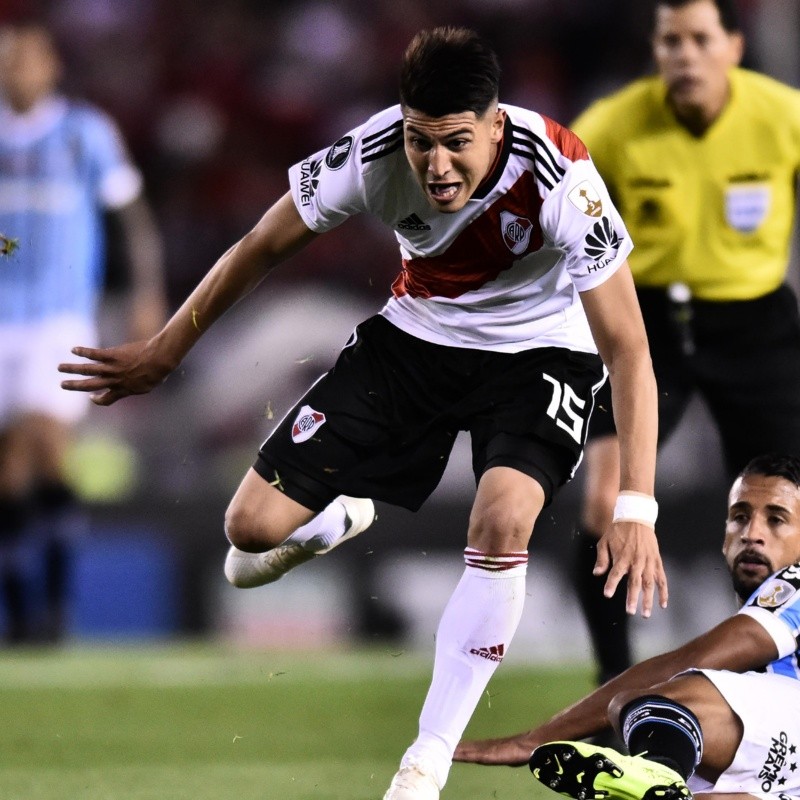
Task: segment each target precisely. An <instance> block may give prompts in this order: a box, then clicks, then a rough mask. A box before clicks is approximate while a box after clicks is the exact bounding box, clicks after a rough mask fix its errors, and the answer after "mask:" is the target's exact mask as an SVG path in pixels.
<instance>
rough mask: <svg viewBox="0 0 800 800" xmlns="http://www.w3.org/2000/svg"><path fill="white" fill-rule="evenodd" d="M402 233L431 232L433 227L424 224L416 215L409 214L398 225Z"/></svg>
mask: <svg viewBox="0 0 800 800" xmlns="http://www.w3.org/2000/svg"><path fill="white" fill-rule="evenodd" d="M397 227H398V228H399V229H400V230H401V231H429V230H430V229H431V226H430V225H428V224H426V223H425V222H423V221H422V220H421V219H420V218H419V217H418V216H417V215H416V214H409V215H408V216H407V217H406V218H405V219H401V220H400V222H398V223H397Z"/></svg>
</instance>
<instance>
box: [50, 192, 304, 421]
mask: <svg viewBox="0 0 800 800" xmlns="http://www.w3.org/2000/svg"><path fill="white" fill-rule="evenodd" d="M315 236H316V234H314V233H313V232H312V231H310V230H309V228H308V226H307V225H306V224H305V222H303V219H302V217H301V216H300V214H299V212H298V211H297V208H296V206H295V204H294V201H293V200H292V196H291V194H290V193H288V192H287V194H285V195H284V196H283V197H282V198H281V199H280V200H278V201H277V202H276V203H275V205H273V206H272V207H271V208H270V209H269V210H268V211H267V212H266V214H264V216H263V217H262V218H261V220H260V221H259V222H258V224H257V225H256V226H255V227H254V228H253V230H251V231H250V232H249V233H248V234H246V235H245V236H244V237H243V238H242V239H241V240H239V241H238V242H237V243H236V244H235V245H233V247H231V248H230V249H229V250H228V251H227V252H226V253H225V254H224V255H223V256H222V257H221V258H220V259H219V260H218V261H217V262H216V264H214V266H213V267H212V268H211V269H210V270H209V272H208V273H207V274H206V276H205V277H204V278H203V280H202V281H201V282H200V283H199V284H198V286H197V288H195V289H194V291H193V292H192V293H191V294H190V295H189V297H188V298H187V299H186V302H184V303H183V305H182V306H181V307H180V308H179V309H178V310H177V311H176V312H175V314H174V315H173V316H172V318H171V319H170V320H169V321H168V322H167V324H166V325H165V326H164V327H163V328H162V329H161V331H159V333H157V334H156V335H155V336H153V337H152V338H151V339H147V340H142V341H138V342H129V343H128V344H123V345H119V346H116V347H106V348H93V347H80V346H79V347H74V348H73V349H72V352H73V353H74V354H75V355H76V356H79V357H81V358H86V359H89V361H87V362H82V363H68V364H60V365H59V371H60V372H63V373H67V374H70V375H83V376H86V377H84V378H81V379H77V380H65V381H62V383H61V386H62V387H63V388H64V389H69V390H71V391H77V392H92V398H91V399H92V402H93V403H95V404H96V405H99V406H110V405H111V404H112V403H115V402H116V401H117V400H120V399H121V398H123V397H127V396H128V395H131V394H145V393H147V392H149V391H150V390H151V389H153V388H154V387H156V386H158V385H159V384H160V383H162V382H163V381H164V380H165V379H166V378H167V376H168V375H169V374H170V373H171V372H172V371H173V370H174V369H175V368H176V367H177V366H178V365H179V364H180V363H181V361H182V360H183V359H184V357H185V356H186V354H187V353H188V352H189V350H191V348H192V347H193V346H194V344H195V342H197V340H198V339H199V338H200V337H201V336H202V335H203V333H205V331H206V330H208V328H209V327H211V325H212V324H213V323H214V322H215V321H216V320H217V319H219V318H220V317H221V316H222V315H223V314H224V313H225V312H226V311H227V310H228V309H229V308H231V306H233V305H234V304H235V303H236V302H237V301H238V300H240V299H241V298H242V297H244V296H245V295H246V294H248V293H249V292H251V291H252V290H253V289H254V288H255V287H256V286H257V285H258V284H259V283H260V282H261V281H262V280H263V279H264V278H265V277H266V276H267V275H268V274H269V272H270V271H271V270H272V269H273V268H274V267H275V266H276V265H277V264H279V263H280V262H281V261H283V260H285V259H286V258H288V257H289V256H290V255H292V254H293V253H296V252H297V251H298V250H300V249H301V248H302V247H303V246H305V245H306V244H307V243H308V242H310V241H311V240H312V239H313V238H314V237H315Z"/></svg>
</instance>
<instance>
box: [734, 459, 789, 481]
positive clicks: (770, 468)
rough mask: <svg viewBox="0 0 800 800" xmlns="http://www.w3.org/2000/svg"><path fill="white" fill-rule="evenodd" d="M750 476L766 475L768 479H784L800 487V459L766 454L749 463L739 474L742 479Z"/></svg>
mask: <svg viewBox="0 0 800 800" xmlns="http://www.w3.org/2000/svg"><path fill="white" fill-rule="evenodd" d="M748 475H764V476H766V477H767V478H784V479H785V480H787V481H789V482H790V483H793V484H794V485H795V486H798V487H800V458H798V457H797V456H790V455H786V454H784V453H764V454H763V455H760V456H756V457H755V458H754V459H752V460H751V461H749V462H748V463H747V465H746V466H745V468H744V469H743V470H742V471H741V472H740V473H739V477H740V478H745V477H747V476H748Z"/></svg>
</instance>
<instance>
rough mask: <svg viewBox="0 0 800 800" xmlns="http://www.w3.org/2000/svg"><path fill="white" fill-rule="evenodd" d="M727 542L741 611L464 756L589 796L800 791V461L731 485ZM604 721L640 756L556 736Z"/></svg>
mask: <svg viewBox="0 0 800 800" xmlns="http://www.w3.org/2000/svg"><path fill="white" fill-rule="evenodd" d="M722 552H723V554H724V556H725V560H726V562H727V565H728V568H729V570H730V573H731V577H732V580H733V587H734V589H735V591H736V594H737V595H738V597H739V599H740V602H741V603H743V605H742V607H741V608H740V610H739V612H738V613H736V614H734V615H733V616H731V617H729V618H728V619H726V620H725V621H724V622H721V623H720V624H719V625H717V626H716V627H715V628H712V629H711V630H710V631H709V632H708V633H705V634H703V635H702V636H699V637H698V638H696V639H694V640H693V641H691V642H689V643H688V644H686V645H684V646H682V647H679V648H678V649H676V650H672V651H671V652H668V653H664V654H663V655H659V656H656V657H654V658H650V659H648V660H646V661H643V662H641V663H640V664H637V665H635V666H633V667H631V668H630V669H628V670H626V671H625V672H623V673H622V674H621V675H619V676H618V677H617V678H615V679H613V680H611V681H609V682H608V683H606V684H604V685H603V686H601V687H600V688H599V689H596V690H595V691H594V692H592V693H591V694H589V695H588V696H586V697H584V698H583V699H582V700H580V701H579V702H577V703H575V704H574V705H572V706H570V707H569V708H567V709H565V710H564V711H562V712H560V713H559V714H557V715H555V716H554V717H553V718H552V719H550V720H549V721H547V722H545V723H544V724H542V725H540V726H538V727H537V728H534V729H532V730H530V731H526V732H524V733H518V734H516V735H514V736H508V737H505V738H502V739H489V740H484V741H463V742H461V743H460V744H459V745H458V747H457V749H456V752H455V760H456V761H467V762H474V763H479V764H507V765H512V766H518V765H521V764H525V763H528V761H529V759H530V766H531V769H532V770H533V771H534V775H536V776H537V777H538V778H539V780H541V781H543V782H544V783H545V784H546V785H549V786H550V787H551V788H553V789H555V790H556V791H558V792H561V793H565V794H568V795H571V796H573V797H576V798H580V800H592V798H600V797H601V796H602V797H605V796H609V797H612V798H614V797H617V798H625V799H626V800H631V798H648V800H649V798H651V797H656V796H658V797H662V798H667V800H668V798H669V797H678V796H681V795H686V794H688V792H687V789H686V785H685V783H684V782H686V783H688V786H689V788H690V789H691V790H692V791H693V792H702V793H704V794H705V793H709V794H712V795H714V796H715V797H716V798H719V796H720V795H728V796H745V795H747V796H755V797H764V798H786V797H800V752H798V747H800V667H798V654H800V646H799V645H798V641H797V638H796V637H797V632H798V630H799V629H800V591H798V590H800V563H798V561H800V459H798V458H797V457H795V456H776V455H765V456H759V457H757V458H755V459H753V460H752V461H751V462H750V463H748V465H747V466H746V467H745V468H744V470H743V471H742V472H741V473H740V475H739V477H737V479H736V480H735V481H734V483H733V486H732V488H731V491H730V495H729V499H728V516H727V522H726V526H725V540H724V544H723V547H722ZM609 726H613V727H614V729H615V730H616V731H617V733H618V735H620V736H621V737H622V739H623V741H624V742H625V744H626V746H627V748H628V750H629V752H630V753H632V754H634V757H630V756H622V755H620V754H618V753H616V752H615V751H614V750H611V749H609V748H599V747H594V746H592V745H589V744H585V743H581V742H577V741H572V742H569V741H556V742H554V741H553V740H580V739H585V738H586V737H590V736H593V735H596V734H599V733H602V732H605V731H607V730H608V728H609ZM542 745H543V746H542ZM534 748H536V749H534ZM531 751H533V755H531ZM640 754H641V755H640ZM602 792H608V795H604V794H602Z"/></svg>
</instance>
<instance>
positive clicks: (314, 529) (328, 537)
mask: <svg viewBox="0 0 800 800" xmlns="http://www.w3.org/2000/svg"><path fill="white" fill-rule="evenodd" d="M345 524H346V514H345V510H344V506H343V505H342V504H341V503H339V502H337V501H336V500H334V501H333V502H332V503H329V504H328V505H327V506H325V508H323V509H322V511H320V512H319V514H317V516H316V517H314V519H312V520H311V522H307V523H306V524H305V525H302V526H301V527H299V528H298V529H297V530H296V531H295V532H294V533H292V534H291V535H290V536H288V537H287V538H286V539H285V540H284V541H283V542H282V544H289V543H293V544H301V545H303V547H304V548H305V549H306V550H314V551H316V550H325V549H326V548H328V547H330V546H331V545H332V544H333V543H334V542H335V541H336V540H337V539H339V538H340V537H341V536H343V535H344V531H345Z"/></svg>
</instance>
